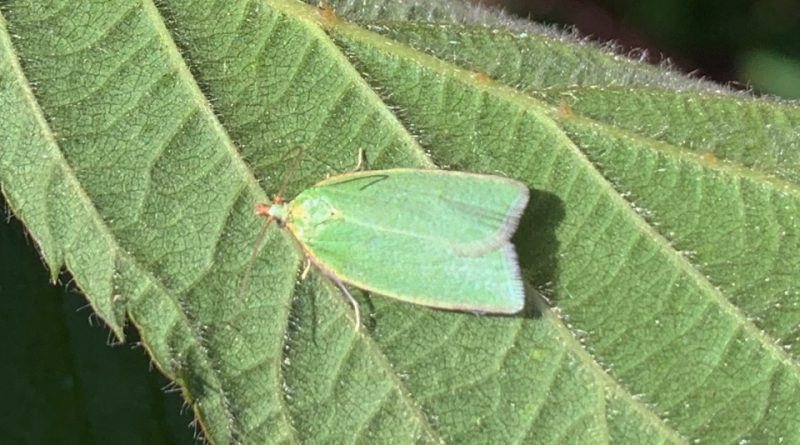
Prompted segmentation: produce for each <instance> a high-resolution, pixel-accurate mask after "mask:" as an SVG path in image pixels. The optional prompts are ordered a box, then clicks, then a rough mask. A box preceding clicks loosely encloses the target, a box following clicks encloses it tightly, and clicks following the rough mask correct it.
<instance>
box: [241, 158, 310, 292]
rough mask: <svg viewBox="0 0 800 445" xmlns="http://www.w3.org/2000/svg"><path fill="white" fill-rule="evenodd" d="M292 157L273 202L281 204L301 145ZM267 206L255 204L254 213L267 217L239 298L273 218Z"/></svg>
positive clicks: (297, 164) (295, 167)
mask: <svg viewBox="0 0 800 445" xmlns="http://www.w3.org/2000/svg"><path fill="white" fill-rule="evenodd" d="M294 152H295V153H294V155H293V156H294V159H293V160H292V165H291V167H290V168H289V170H287V171H286V174H285V175H283V181H282V182H281V186H280V188H278V193H277V194H276V195H275V197H274V198H273V199H272V203H273V204H283V202H284V201H283V193H284V192H285V191H286V186H287V185H288V184H289V181H290V180H291V179H292V176H293V175H294V172H295V171H296V170H297V167H298V166H299V165H300V159H301V156H302V154H303V147H301V146H299V145H298V146H297V147H295V148H294ZM269 208H270V205H268V204H263V203H259V204H256V207H255V210H254V213H255V214H256V215H257V216H265V217H266V218H267V222H266V223H264V227H262V228H261V232H260V233H259V234H258V238H256V243H255V245H254V246H253V253H252V254H251V255H250V261H249V263H248V264H247V271H246V272H245V275H244V278H243V279H242V284H241V286H239V298H240V299H243V298H244V295H245V294H246V293H247V291H248V290H250V289H249V287H250V277H251V276H252V275H253V263H255V260H256V257H257V256H258V254H259V252H261V244H262V243H263V242H264V237H266V236H267V229H268V228H269V225H270V223H272V221H274V220H275V218H273V217H272V216H270V215H269V213H268V212H269Z"/></svg>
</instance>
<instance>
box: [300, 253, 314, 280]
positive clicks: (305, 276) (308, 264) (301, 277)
mask: <svg viewBox="0 0 800 445" xmlns="http://www.w3.org/2000/svg"><path fill="white" fill-rule="evenodd" d="M310 270H311V260H310V259H309V258H306V267H305V268H304V269H303V273H302V274H301V275H300V279H301V280H305V279H306V278H307V277H308V272H309V271H310Z"/></svg>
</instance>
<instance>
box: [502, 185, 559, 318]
mask: <svg viewBox="0 0 800 445" xmlns="http://www.w3.org/2000/svg"><path fill="white" fill-rule="evenodd" d="M565 213H566V212H565V207H564V201H562V200H561V198H559V197H558V196H556V195H554V194H553V193H549V192H545V191H541V190H533V189H531V190H530V201H529V203H528V207H527V208H526V209H525V212H524V213H523V214H522V218H521V219H520V223H519V228H518V229H517V232H516V234H515V235H514V237H513V238H512V239H511V242H512V243H513V244H514V246H515V247H516V250H517V257H518V258H519V265H520V269H521V271H522V280H523V282H525V308H524V309H523V310H522V312H520V313H519V314H518V316H522V317H525V318H538V317H540V316H541V313H542V310H544V309H545V308H546V307H547V306H548V305H549V301H548V300H547V294H548V293H549V290H551V289H555V288H556V287H557V286H556V284H557V283H558V248H559V242H558V238H557V237H556V229H557V228H558V226H559V225H560V224H561V222H562V221H563V220H564V216H565Z"/></svg>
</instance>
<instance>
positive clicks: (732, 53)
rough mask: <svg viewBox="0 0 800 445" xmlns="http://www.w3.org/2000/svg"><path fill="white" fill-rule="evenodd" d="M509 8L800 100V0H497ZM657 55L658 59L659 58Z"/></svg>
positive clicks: (721, 79)
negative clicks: (706, 0)
mask: <svg viewBox="0 0 800 445" xmlns="http://www.w3.org/2000/svg"><path fill="white" fill-rule="evenodd" d="M481 3H487V2H486V1H485V0H484V1H482V2H481ZM490 3H495V4H496V5H498V6H502V7H503V8H504V9H506V10H507V11H508V12H511V13H514V14H516V15H519V16H522V17H530V18H531V19H533V20H535V21H539V22H548V23H559V24H563V25H567V26H575V27H576V28H577V29H578V30H579V31H580V33H581V35H585V36H591V37H593V38H595V39H597V40H599V41H609V40H611V41H614V42H617V43H619V44H620V45H621V46H622V47H623V48H624V49H626V50H630V49H636V48H643V49H647V50H648V52H649V53H650V54H651V56H652V59H651V61H656V62H657V61H659V59H660V58H662V57H668V58H669V59H670V60H671V61H673V62H675V64H676V65H678V66H679V67H680V68H681V69H682V70H684V71H693V72H695V73H697V74H698V75H701V76H706V77H709V78H711V79H713V80H715V81H718V82H723V83H728V82H734V83H736V84H740V85H741V86H742V87H751V88H753V89H754V90H755V91H757V92H759V93H766V94H775V95H779V96H782V97H785V98H800V81H799V80H798V79H800V76H798V70H800V2H798V1H794V0H733V1H730V2H696V1H691V0H644V1H642V0H636V1H634V0H567V1H557V2H554V1H544V0H499V1H496V2H490ZM653 59H654V60H653Z"/></svg>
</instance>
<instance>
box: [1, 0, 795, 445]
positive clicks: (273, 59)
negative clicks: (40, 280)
mask: <svg viewBox="0 0 800 445" xmlns="http://www.w3.org/2000/svg"><path fill="white" fill-rule="evenodd" d="M392 5H393V3H391V2H390V3H386V4H381V3H377V4H374V5H373V6H374V8H372V9H370V8H366V7H364V8H362V9H359V10H360V11H362V12H361V13H359V12H358V11H352V10H351V9H350V8H352V7H353V6H352V4H347V5H342V6H341V8H340V9H339V12H340V14H347V15H346V16H338V17H337V16H336V15H334V14H333V13H332V11H331V10H328V9H324V8H323V9H320V8H316V7H311V6H307V5H305V4H302V3H295V2H292V1H288V0H287V1H281V0H274V1H258V2H241V3H235V2H218V3H213V2H203V3H202V6H198V4H197V3H195V2H191V1H164V2H159V3H157V4H152V3H147V2H143V3H136V4H134V3H131V2H124V1H119V2H102V3H91V4H90V3H87V2H78V3H69V2H63V3H55V4H44V3H43V4H34V5H31V4H27V3H26V4H22V3H12V4H10V5H7V6H5V7H4V8H3V9H2V19H0V20H2V21H0V25H1V27H0V61H2V62H0V110H2V116H1V117H2V119H0V134H2V135H3V137H4V139H5V140H7V141H8V142H7V143H6V144H5V145H4V146H3V147H2V150H0V184H2V188H3V193H4V195H5V198H6V199H7V201H8V203H9V206H10V207H11V209H12V211H13V212H14V215H15V216H17V217H18V218H19V219H20V220H22V221H23V223H24V224H25V226H26V228H27V230H28V231H29V232H30V234H31V235H32V237H33V239H35V240H36V243H37V245H38V246H39V248H40V250H41V253H42V255H43V257H44V258H45V260H46V262H47V264H48V265H49V267H50V270H51V274H52V276H54V277H55V276H56V275H57V274H58V271H59V270H61V268H62V267H65V268H66V269H67V270H68V271H69V272H70V273H71V274H72V276H73V277H74V281H75V284H76V285H77V287H78V288H80V289H81V291H82V292H83V293H85V295H86V296H87V298H88V299H89V301H90V303H91V305H92V307H93V308H94V310H95V311H96V312H97V314H98V315H100V316H101V317H102V319H103V320H105V322H106V323H107V324H108V325H109V327H110V328H111V329H112V330H113V332H114V333H115V334H116V335H117V336H119V337H122V335H123V326H124V324H125V321H126V319H128V320H130V321H131V322H132V324H133V325H134V326H135V328H136V329H137V330H138V333H139V335H140V336H141V340H142V344H143V346H144V347H145V348H146V349H147V351H148V352H149V354H150V355H151V357H152V359H153V361H154V363H155V364H156V366H157V367H158V368H159V369H161V370H162V371H163V372H164V373H165V374H166V375H167V376H168V377H169V378H171V379H173V380H175V381H176V382H177V383H178V385H180V387H181V388H182V390H183V393H184V396H185V397H186V398H187V400H189V401H190V403H191V405H192V407H193V409H194V411H195V414H196V416H197V417H198V419H199V420H200V422H201V424H202V426H203V430H204V432H205V435H206V436H207V437H208V438H209V439H210V440H211V441H212V442H214V443H237V442H248V443H251V442H255V443H261V442H288V443H300V442H302V443H341V442H351V441H362V442H369V443H386V442H397V443H440V442H445V443H487V442H495V443H529V442H534V441H535V442H539V443H557V442H562V443H595V442H624V443H688V442H692V441H698V440H699V441H703V442H710V443H728V442H741V441H747V440H749V441H752V442H754V443H767V442H770V443H775V442H778V441H780V440H782V441H784V442H786V443H792V442H797V441H800V437H798V431H800V409H799V407H798V404H800V402H798V400H800V397H798V396H799V395H800V369H799V368H798V361H797V357H796V353H795V352H794V351H795V350H796V349H797V346H798V345H797V344H798V342H800V335H799V334H798V332H800V330H798V326H799V325H800V323H799V322H800V285H798V283H800V218H799V217H798V216H797V215H800V205H798V203H799V202H800V200H799V199H798V198H800V188H798V179H800V174H799V173H798V172H799V171H800V147H799V146H800V136H798V135H800V131H798V127H800V107H798V105H797V104H796V103H790V102H781V101H776V100H763V99H755V98H752V97H749V96H746V95H744V94H740V93H734V92H731V91H728V90H726V89H724V88H722V87H719V86H716V85H712V84H708V83H704V82H699V81H695V80H692V79H688V78H685V77H682V76H680V75H678V74H676V73H673V72H671V71H669V70H667V69H664V68H656V67H652V66H648V65H643V64H640V63H638V62H635V61H631V60H630V59H626V58H622V57H620V56H618V55H615V54H613V53H611V52H608V51H605V50H603V49H601V48H598V47H596V46H595V45H593V44H590V43H586V42H581V41H577V40H574V39H570V38H567V37H564V36H559V35H557V34H555V33H553V32H539V30H537V29H536V28H533V27H532V26H531V25H526V24H522V23H520V22H512V21H508V20H502V19H497V18H496V16H490V15H478V16H469V11H472V10H471V9H468V8H467V9H464V8H463V7H461V6H458V5H457V4H456V5H449V6H448V4H442V5H440V6H439V8H444V9H436V8H437V7H432V9H430V10H427V16H426V17H432V18H435V19H439V20H441V21H440V22H438V23H431V22H425V21H424V20H420V19H419V17H416V15H418V14H419V15H425V14H423V13H422V11H421V10H419V9H416V10H415V9H413V8H412V9H403V8H402V7H401V6H392ZM364 11H366V12H364ZM370 11H371V12H370ZM441 11H450V13H451V15H449V16H446V15H441V14H443V13H441ZM445 19H447V20H445ZM484 25H485V26H484ZM45 30H46V31H45ZM296 146H301V147H303V149H304V153H303V158H302V161H301V163H300V165H299V168H298V171H297V172H296V173H295V175H294V176H293V179H292V181H290V183H289V187H288V191H287V192H286V196H287V197H289V198H290V197H291V196H293V195H295V194H296V193H298V192H299V191H301V190H303V189H304V188H306V187H308V186H310V185H312V184H314V183H315V182H317V181H319V180H320V179H323V178H324V177H326V176H327V175H330V174H336V173H341V172H345V171H348V170H350V169H352V167H353V166H354V164H355V161H356V155H357V152H358V150H359V149H364V150H365V151H366V156H367V159H368V162H369V165H370V167H371V168H376V169H377V168H391V167H431V166H437V167H440V168H448V169H452V170H463V171H473V172H482V173H491V174H500V175H505V176H508V177H512V178H515V179H518V180H520V181H523V182H524V183H526V184H527V185H528V186H529V187H530V188H531V203H530V204H529V206H528V210H527V211H526V213H525V215H524V216H523V219H522V221H521V224H520V228H519V231H518V234H517V236H516V237H515V239H514V242H515V244H516V246H517V251H518V252H519V256H520V263H521V266H522V270H523V275H524V277H525V280H526V284H527V286H528V289H527V290H528V301H527V305H526V310H525V311H524V312H523V313H521V314H519V315H518V316H513V317H499V316H476V315H472V314H464V313H457V312H446V311H437V310H433V309H429V308H424V307H418V306H414V305H409V304H403V303H400V302H397V301H392V300H391V299H388V298H384V297H381V296H377V295H375V296H366V295H359V299H360V301H361V302H362V312H365V313H369V316H368V317H365V318H366V320H365V328H364V329H362V330H361V331H360V332H358V333H356V332H354V331H353V326H352V313H351V309H350V308H349V306H348V304H347V302H346V300H344V299H343V298H342V297H341V296H340V295H339V294H338V292H337V291H336V289H335V288H334V287H333V286H331V284H330V283H329V282H327V280H326V279H325V277H324V276H323V275H321V274H319V273H312V274H311V275H310V277H309V278H308V279H306V280H300V279H299V275H298V274H299V269H301V265H302V255H301V253H300V252H299V251H298V249H297V247H296V246H295V245H294V244H293V242H292V240H291V239H290V238H289V236H288V235H287V234H286V233H283V232H281V231H279V230H277V227H273V229H271V230H270V231H269V233H268V236H267V238H266V240H265V242H264V246H265V247H264V248H263V249H262V250H261V251H260V253H259V255H258V257H257V258H256V261H255V262H254V263H253V265H252V269H250V264H251V263H250V256H251V252H252V250H253V245H254V243H255V241H256V237H257V234H258V232H259V229H260V227H261V225H262V224H263V222H262V221H260V220H259V219H258V218H256V217H255V216H254V215H253V214H252V207H253V204H255V203H257V202H264V201H266V200H267V197H268V196H272V195H273V194H274V193H275V192H277V189H278V187H279V184H280V182H281V178H282V177H283V176H284V174H285V171H286V170H287V169H288V168H289V165H290V164H291V162H289V161H288V156H289V154H290V153H291V152H292V150H293V148H294V147H296ZM387 254H389V253H387ZM248 274H250V275H249V279H248V280H247V281H248V283H249V284H248V286H246V287H243V286H242V285H241V283H242V282H243V280H244V279H245V276H248ZM242 289H245V290H246V292H245V293H244V294H242ZM537 290H538V291H541V292H543V293H545V294H546V295H547V296H548V298H549V302H550V305H547V304H545V302H544V300H543V299H542V298H541V297H540V296H539V295H538V291H537ZM142 372H146V371H145V370H144V369H142Z"/></svg>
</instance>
